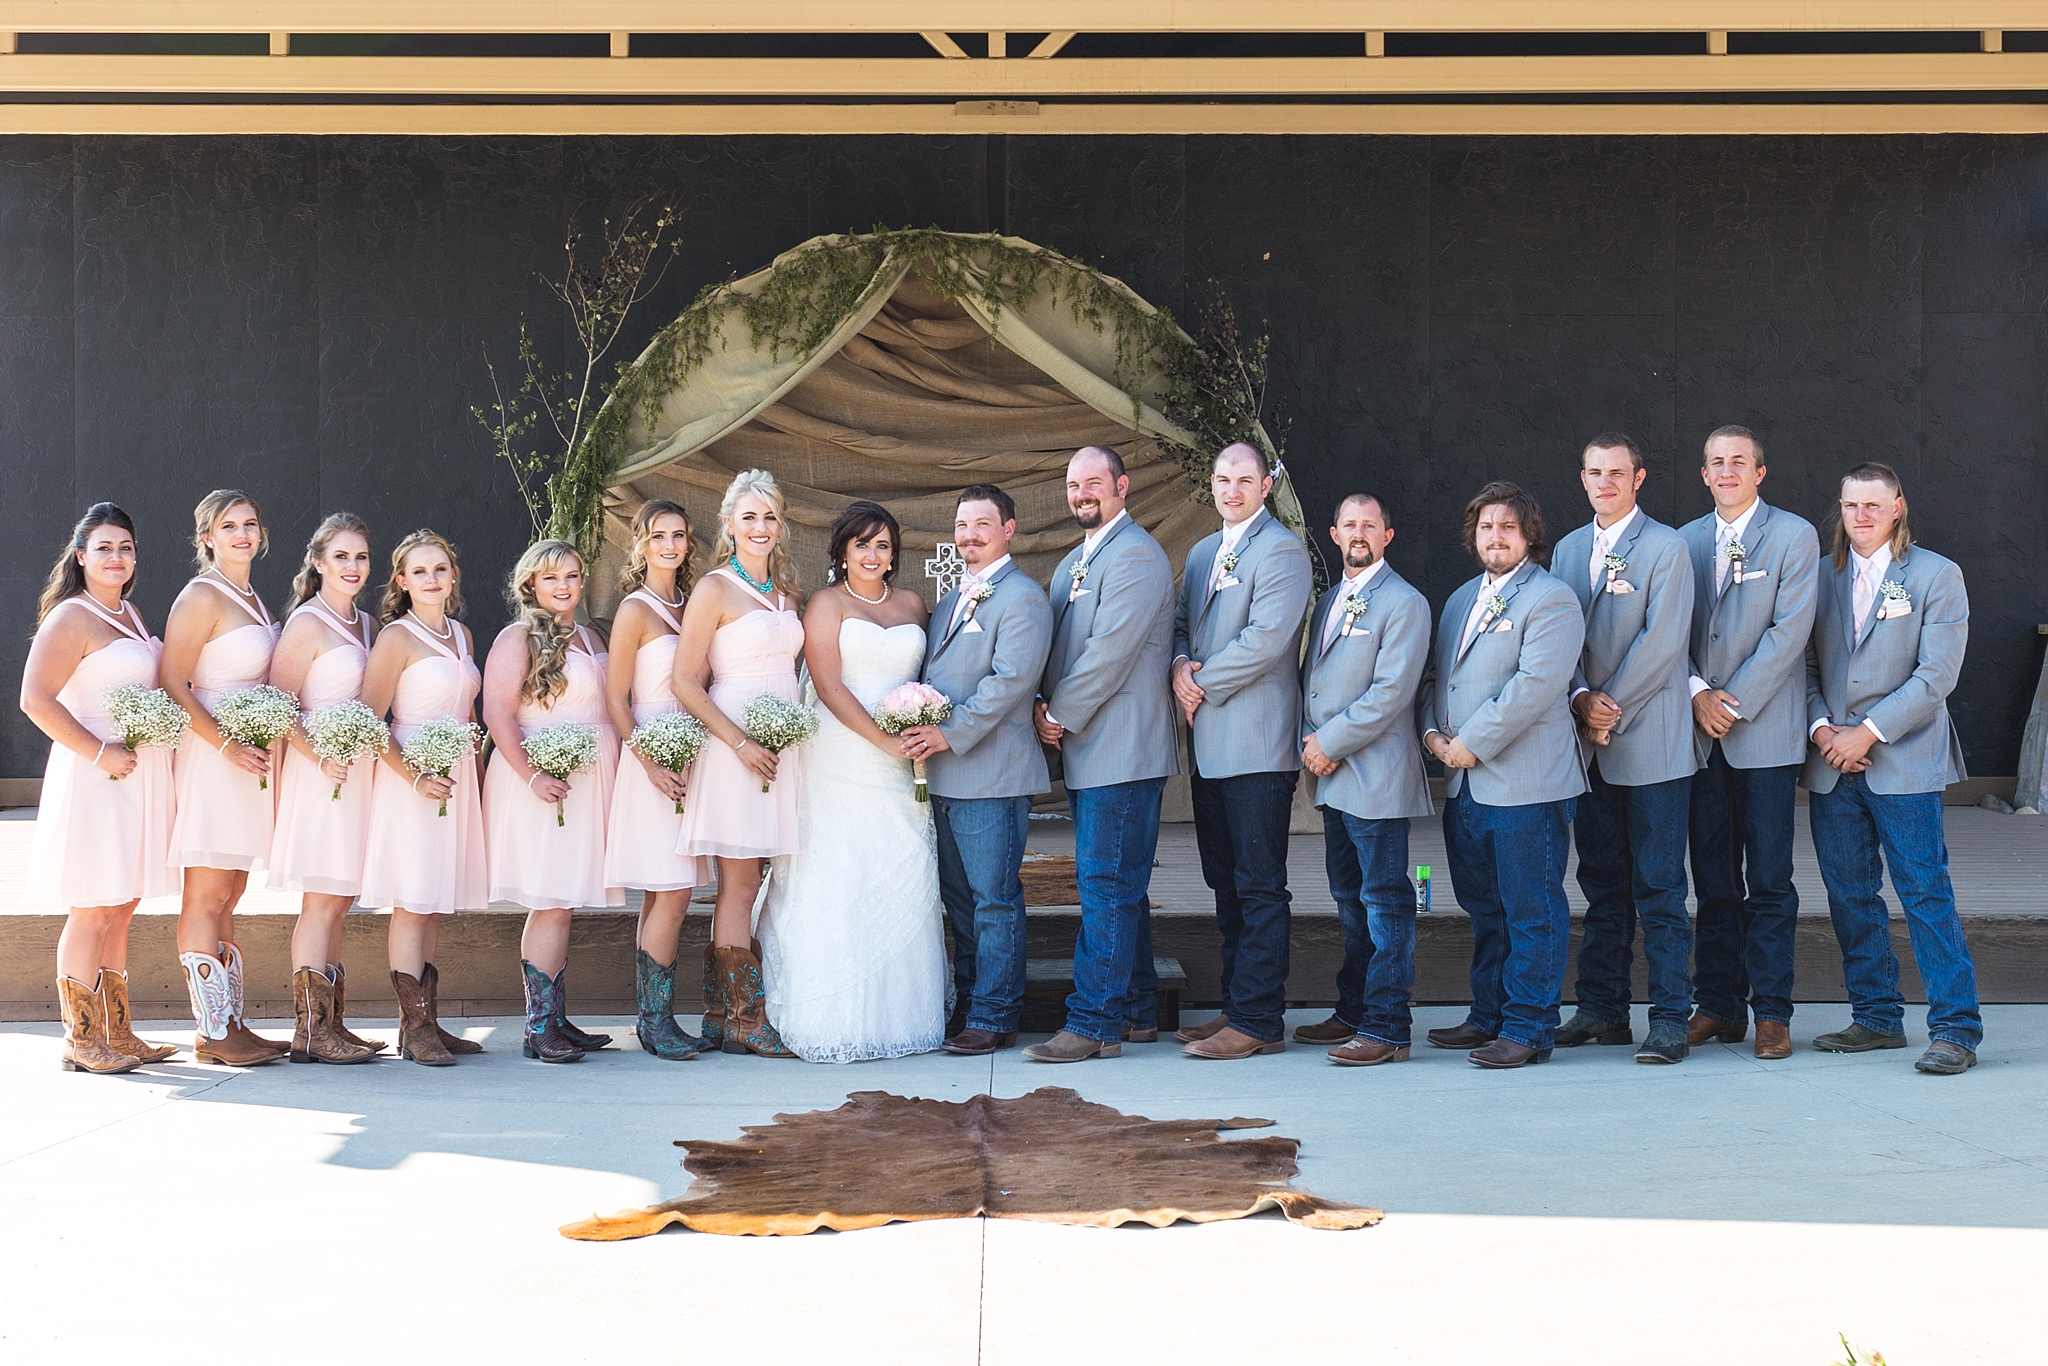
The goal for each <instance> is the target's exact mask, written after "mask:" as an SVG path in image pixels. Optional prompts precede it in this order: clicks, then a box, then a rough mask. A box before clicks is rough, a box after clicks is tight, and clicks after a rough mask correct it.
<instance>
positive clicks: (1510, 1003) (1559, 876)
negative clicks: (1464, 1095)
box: [1444, 785, 1578, 1049]
mask: <svg viewBox="0 0 2048 1366" xmlns="http://www.w3.org/2000/svg"><path fill="white" fill-rule="evenodd" d="M1577 801H1578V799H1577V798H1572V799H1569V800H1566V801H1561V802H1536V803H1533V804H1531V805H1529V806H1488V805H1486V804H1485V803H1483V802H1476V801H1473V800H1472V790H1471V788H1470V786H1469V785H1468V786H1466V787H1463V788H1460V789H1459V792H1458V795H1457V796H1455V797H1453V798H1451V799H1450V800H1449V801H1447V802H1445V803H1444V853H1445V855H1446V856H1447V857H1448V858H1449V860H1450V864H1451V890H1452V892H1454V893H1455V894H1456V895H1457V898H1458V905H1459V906H1460V907H1461V908H1462V909H1463V910H1464V912H1465V914H1467V915H1469V916H1471V917H1472V1010H1471V1013H1470V1014H1468V1015H1467V1016H1466V1019H1467V1021H1469V1022H1470V1023H1471V1024H1473V1025H1475V1026H1477V1027H1478V1028H1480V1029H1483V1030H1485V1031H1486V1032H1487V1033H1488V1034H1496V1035H1499V1036H1500V1037H1502V1038H1505V1039H1513V1040H1514V1041H1515V1042H1516V1043H1518V1044H1521V1045H1523V1046H1524V1047H1527V1048H1536V1049H1544V1048H1549V1047H1551V1046H1552V1045H1553V1044H1554V1043H1555V1042H1556V1036H1557V1006H1558V1001H1559V999H1560V998H1561V997H1562V996H1563V994H1564V964H1565V955H1566V952H1567V949H1568V946H1569V943H1570V940H1571V928H1572V912H1571V906H1570V905H1569V904H1568V903H1567V902H1566V901H1565V899H1564V865H1565V860H1566V858H1567V857H1568V856H1569V855H1570V853H1571V837H1572V835H1571V830H1572V813H1573V810H1574V808H1575V807H1576V805H1577Z"/></svg>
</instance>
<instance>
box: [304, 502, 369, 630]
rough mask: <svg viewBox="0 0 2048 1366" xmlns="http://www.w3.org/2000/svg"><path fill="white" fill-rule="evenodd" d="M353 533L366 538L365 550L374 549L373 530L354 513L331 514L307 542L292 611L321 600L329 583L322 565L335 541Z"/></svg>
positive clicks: (315, 529)
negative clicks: (347, 533) (321, 568)
mask: <svg viewBox="0 0 2048 1366" xmlns="http://www.w3.org/2000/svg"><path fill="white" fill-rule="evenodd" d="M347 531H353V532H354V533H355V534H356V535H358V536H360V537H362V538H363V547H364V549H368V548H369V545H370V528H369V527H368V526H367V525H366V524H365V523H364V521H363V519H362V518H360V517H358V516H356V515H355V514H354V513H353V512H336V513H330V514H329V515H328V517H327V519H326V520H325V521H323V522H321V523H320V525H319V526H318V527H316V528H314V530H313V539H312V540H310V541H308V542H306V558H305V559H304V561H302V562H301V563H300V565H299V572H298V574H297V576H296V577H294V578H293V579H292V605H291V608H287V609H286V610H287V612H289V611H291V610H292V609H295V608H299V607H303V606H305V605H306V604H307V603H309V602H311V601H312V600H313V599H314V598H317V597H319V596H320V590H321V588H323V587H325V580H324V578H323V577H322V575H321V573H320V561H321V559H322V558H323V557H324V556H325V555H326V554H327V548H328V547H329V546H331V545H333V544H334V538H335V537H336V536H339V535H341V534H342V533H343V532H347Z"/></svg>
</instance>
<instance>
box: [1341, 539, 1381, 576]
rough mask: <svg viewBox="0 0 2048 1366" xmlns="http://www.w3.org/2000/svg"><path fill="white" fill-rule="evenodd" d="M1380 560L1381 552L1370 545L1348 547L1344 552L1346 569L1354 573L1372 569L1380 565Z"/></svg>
mask: <svg viewBox="0 0 2048 1366" xmlns="http://www.w3.org/2000/svg"><path fill="white" fill-rule="evenodd" d="M1379 560H1380V552H1379V551H1377V550H1374V549H1373V548H1372V547H1371V546H1370V545H1365V544H1360V545H1355V546H1348V547H1346V548H1345V551H1344V567H1345V568H1346V569H1349V570H1351V571H1352V572H1354V573H1356V572H1357V571H1358V570H1361V569H1370V568H1372V567H1373V566H1374V565H1376V564H1378V563H1379Z"/></svg>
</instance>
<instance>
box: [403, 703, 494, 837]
mask: <svg viewBox="0 0 2048 1366" xmlns="http://www.w3.org/2000/svg"><path fill="white" fill-rule="evenodd" d="M482 739H483V732H482V731H480V730H478V729H477V728H476V727H475V726H473V725H471V724H470V723H469V722H467V721H458V720H456V719H455V718H454V717H452V716H437V717H435V718H434V719H433V720H431V721H426V722H423V723H421V725H420V728H419V729H418V730H416V731H414V732H413V734H412V739H410V740H407V741H406V742H405V743H404V744H402V745H400V746H399V747H398V757H399V758H401V759H403V760H404V761H405V766H406V767H407V768H409V769H411V770H412V771H413V772H414V773H417V774H419V775H420V777H421V778H425V777H435V778H446V777H448V776H449V775H450V774H452V773H454V772H455V766H456V765H457V764H459V763H461V762H462V761H463V760H464V759H466V758H468V757H469V755H470V752H471V751H472V750H474V749H475V748H476V747H477V743H478V742H479V741H480V740H482ZM414 781H415V782H417V781H418V779H415V780H414ZM441 814H442V815H444V816H445V815H447V814H448V800H447V798H445V797H444V798H442V799H441Z"/></svg>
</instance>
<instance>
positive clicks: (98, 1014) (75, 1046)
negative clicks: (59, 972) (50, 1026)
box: [57, 977, 142, 1073]
mask: <svg viewBox="0 0 2048 1366" xmlns="http://www.w3.org/2000/svg"><path fill="white" fill-rule="evenodd" d="M57 1009H58V1011H59V1012H60V1013H61V1014H62V1015H63V1017H64V1051H63V1053H62V1054H61V1055H60V1058H61V1061H62V1063H63V1066H64V1070H65V1071H66V1072H101V1073H114V1072H133V1071H134V1070H135V1069H136V1068H138V1067H140V1066H142V1059H140V1058H137V1057H131V1056H130V1055H129V1054H126V1053H123V1052H122V1051H121V1050H120V1049H118V1048H116V1047H114V1046H113V1045H112V1044H110V1043H108V1042H107V1002H106V997H105V996H104V995H102V994H101V992H100V984H99V983H98V982H97V981H95V982H94V983H93V985H92V986H87V985H86V984H85V983H83V982H81V981H79V980H78V979H77V978H75V977H59V978H58V979H57Z"/></svg>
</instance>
